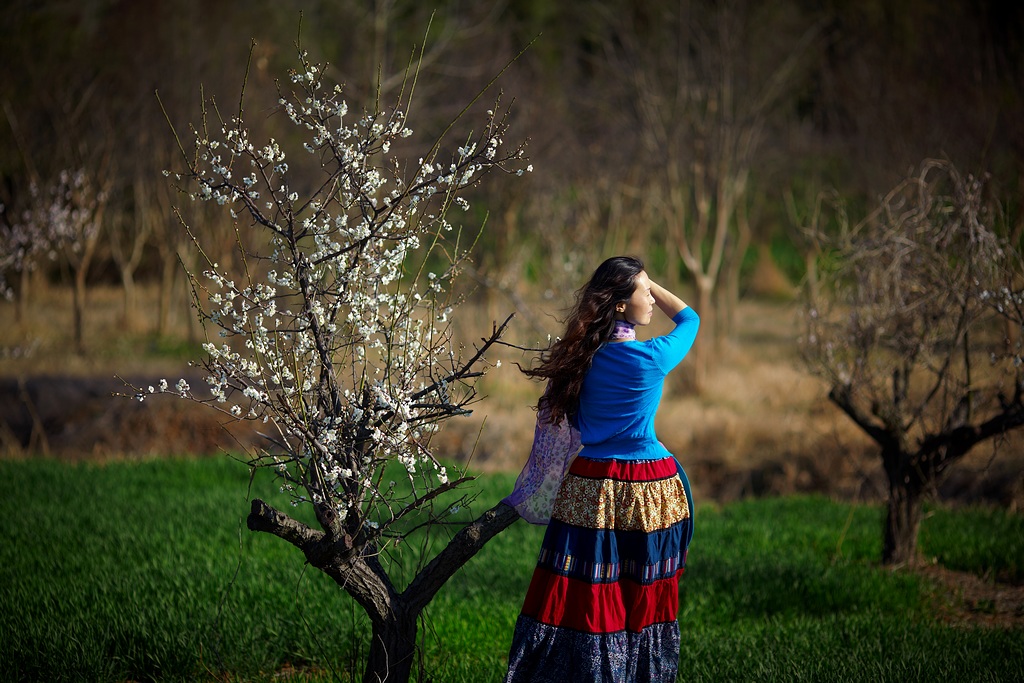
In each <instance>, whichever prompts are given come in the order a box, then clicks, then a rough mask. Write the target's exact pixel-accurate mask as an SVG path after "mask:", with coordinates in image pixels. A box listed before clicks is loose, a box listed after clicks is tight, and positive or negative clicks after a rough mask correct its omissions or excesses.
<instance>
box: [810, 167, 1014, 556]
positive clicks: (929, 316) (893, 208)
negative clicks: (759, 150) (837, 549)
mask: <svg viewBox="0 0 1024 683" xmlns="http://www.w3.org/2000/svg"><path fill="white" fill-rule="evenodd" d="M993 206H994V204H993V203H990V202H987V201H986V198H985V193H984V185H983V183H982V182H981V181H980V180H979V179H976V178H973V177H970V176H967V177H964V176H962V175H961V174H960V173H959V172H958V171H957V170H956V169H955V168H954V167H953V166H952V165H951V164H949V163H946V162H938V161H927V162H925V163H924V164H923V165H922V166H921V169H920V171H919V172H918V173H917V174H916V175H915V176H913V177H911V178H908V179H907V180H906V181H905V182H902V183H900V184H899V185H898V186H897V187H895V188H894V189H893V190H892V191H891V192H889V193H888V194H887V195H886V196H885V198H884V199H883V200H882V202H881V206H880V207H879V209H878V211H877V212H876V214H875V215H872V216H871V217H869V219H868V220H865V221H864V222H862V223H861V224H859V225H857V226H853V227H850V226H849V225H847V226H845V229H843V230H842V231H841V235H840V237H839V238H838V239H836V238H835V237H834V236H833V238H832V240H831V241H827V242H826V243H827V244H829V246H830V249H829V250H827V252H826V260H825V262H824V263H823V269H822V276H823V277H822V283H821V284H822V289H821V292H822V296H821V297H819V298H818V299H814V300H811V301H810V302H809V304H808V307H807V310H806V319H807V332H806V337H805V338H804V340H803V342H804V345H803V350H804V353H805V356H806V359H807V361H808V362H809V365H810V368H811V369H812V370H813V371H814V372H816V373H817V374H819V375H820V376H821V377H823V378H824V379H825V380H826V382H828V384H829V386H830V392H829V398H830V399H831V400H832V401H833V402H834V403H835V404H836V405H837V406H838V407H839V408H840V409H841V410H842V411H843V412H844V413H846V415H847V416H849V418H850V419H851V420H853V421H854V422H855V423H856V424H857V426H859V427H860V428H861V429H862V430H864V432H865V433H866V434H867V435H868V436H870V437H871V438H872V439H873V440H874V441H875V443H876V444H877V445H878V448H879V455H880V457H881V460H882V465H883V467H884V469H885V473H886V476H887V478H888V483H889V500H888V512H887V515H886V521H885V535H884V544H883V550H882V560H883V562H885V563H887V564H902V563H908V562H913V561H914V559H915V555H916V544H917V533H918V527H919V524H920V520H921V505H922V499H923V497H924V496H926V495H927V494H929V492H931V491H933V489H934V487H935V484H936V483H937V482H938V481H939V479H940V477H941V476H942V475H943V474H944V473H945V472H946V471H947V470H948V469H949V468H950V467H951V466H952V465H953V464H954V463H956V462H957V461H958V460H959V459H960V458H962V457H963V456H964V455H966V454H967V453H968V452H969V451H970V450H971V449H972V448H973V447H974V446H975V445H977V444H979V443H981V442H983V441H985V440H987V439H991V438H992V437H995V436H997V435H999V434H1003V433H1005V432H1007V431H1009V430H1011V429H1015V428H1017V427H1020V426H1021V425H1024V372H1022V369H1021V362H1020V361H1021V350H1020V348H1019V344H1018V343H1008V339H1007V336H1006V330H1007V323H1011V324H1012V325H1014V326H1017V327H1018V329H1019V325H1020V323H1021V320H1022V318H1021V316H1020V311H1021V307H1020V305H1019V303H1016V304H1015V303H1014V302H1019V300H1020V296H1019V294H1016V293H1014V291H1013V289H1012V285H1013V283H1014V282H1015V277H1014V276H1019V274H1020V272H1021V271H1020V263H1019V259H1018V256H1017V254H1016V253H1015V252H1014V251H1013V249H1012V248H1011V247H1010V246H1009V245H1008V244H1006V243H1005V242H1004V241H1003V240H1002V239H1001V238H1000V236H999V235H998V234H997V232H996V230H995V229H994V227H993V225H992V223H993V222H994V221H995V220H996V219H997V215H995V214H994V213H993ZM822 239H823V240H826V239H827V236H822ZM1017 338H1018V339H1019V335H1018V337H1017Z"/></svg>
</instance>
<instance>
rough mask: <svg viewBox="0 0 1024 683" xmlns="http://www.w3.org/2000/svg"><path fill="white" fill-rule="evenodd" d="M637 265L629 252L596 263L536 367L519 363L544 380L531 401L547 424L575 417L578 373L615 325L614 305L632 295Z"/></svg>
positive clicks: (580, 377)
mask: <svg viewBox="0 0 1024 683" xmlns="http://www.w3.org/2000/svg"><path fill="white" fill-rule="evenodd" d="M643 269H644V264H643V262H642V261H641V260H640V259H637V258H633V257H631V256H615V257H612V258H610V259H608V260H606V261H605V262H604V263H602V264H601V265H600V266H598V267H597V270H595V271H594V274H593V275H592V276H591V278H590V280H589V281H588V282H587V284H585V285H583V287H581V288H580V289H579V290H578V291H577V292H576V304H575V305H574V306H573V308H572V311H571V312H570V313H569V317H568V318H567V319H566V323H565V334H563V335H562V337H561V338H560V339H558V341H556V342H555V343H554V344H552V345H551V347H550V348H549V349H548V350H547V351H545V352H544V353H543V354H542V355H541V362H540V364H539V365H538V366H537V367H533V368H524V369H523V372H524V373H525V374H526V375H528V376H529V377H532V378H533V379H546V380H548V388H547V391H545V392H544V395H543V396H541V399H540V402H539V403H538V405H537V407H538V409H539V410H541V411H544V410H546V411H548V420H549V421H550V422H551V424H558V423H559V422H561V421H562V420H563V419H566V418H568V419H569V420H575V417H576V413H577V411H578V410H579V405H580V391H581V390H582V388H583V378H584V377H585V376H586V374H587V371H588V370H590V365H591V363H592V362H593V360H594V354H596V353H597V350H598V349H599V348H601V345H602V344H604V343H605V342H607V341H608V340H609V339H610V338H611V335H612V331H613V330H614V329H615V313H616V311H615V306H616V304H619V303H621V302H624V301H628V300H629V298H630V297H631V296H633V291H634V290H635V289H636V277H637V275H639V274H640V271H642V270H643Z"/></svg>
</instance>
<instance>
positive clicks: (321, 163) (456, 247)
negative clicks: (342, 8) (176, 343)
mask: <svg viewBox="0 0 1024 683" xmlns="http://www.w3.org/2000/svg"><path fill="white" fill-rule="evenodd" d="M300 61H301V69H300V70H298V71H297V72H295V73H293V74H292V78H291V82H292V90H291V91H288V90H282V92H281V93H280V100H279V103H280V107H281V111H282V112H283V114H284V116H285V117H286V118H287V120H288V121H290V122H291V123H292V124H294V126H295V128H296V129H297V131H299V132H300V133H301V134H302V135H303V136H305V139H306V141H305V142H304V143H302V146H301V147H299V146H298V144H297V143H295V149H291V148H288V146H287V145H286V144H285V143H284V142H278V141H277V140H275V139H274V138H271V139H270V140H269V141H266V142H256V141H255V140H254V139H253V137H252V135H251V131H250V129H249V128H248V127H247V125H246V123H245V120H244V119H245V112H244V111H243V110H242V107H241V102H240V104H239V111H238V113H237V115H235V116H234V117H231V118H230V119H229V120H223V119H222V118H221V116H220V114H219V111H218V110H217V107H216V104H215V103H213V102H207V103H206V108H205V110H204V114H203V118H202V122H201V124H200V125H199V126H197V127H196V129H195V130H194V134H195V140H194V145H192V150H191V151H190V152H188V153H186V154H185V160H186V162H187V168H186V169H185V171H184V172H182V173H181V174H179V175H178V176H177V177H178V179H179V181H181V182H182V183H185V184H186V186H187V187H186V189H187V192H188V193H189V196H190V197H191V198H192V199H193V200H194V201H197V202H202V203H205V204H206V205H207V206H218V205H220V206H222V210H223V211H224V212H226V213H230V215H231V216H232V218H233V220H234V221H235V230H236V233H237V234H238V236H239V237H238V239H237V244H238V245H239V250H238V255H237V256H238V263H239V264H240V265H239V267H238V268H233V267H232V266H231V264H230V263H227V264H225V263H223V262H220V261H217V260H215V259H214V258H213V256H212V255H211V252H210V251H209V250H208V249H207V245H206V241H205V235H204V232H203V231H202V230H200V229H195V228H193V227H192V226H189V225H185V232H186V234H187V235H188V237H189V239H190V240H191V241H192V242H193V244H194V246H195V249H196V253H197V254H198V255H199V256H198V260H199V262H200V263H201V264H202V266H201V268H202V272H191V271H190V272H188V279H189V281H190V283H191V286H192V288H193V292H194V300H195V303H196V306H197V308H198V311H199V314H200V317H201V318H202V320H203V321H204V327H205V328H206V330H207V334H208V341H207V342H206V343H205V344H204V345H203V348H204V349H205V351H206V353H207V358H206V360H205V361H203V363H202V365H203V367H205V369H206V371H207V373H208V377H207V382H208V384H209V393H206V394H204V393H201V392H198V391H197V390H194V389H193V388H191V387H189V385H188V383H187V382H185V381H184V380H182V381H180V382H178V384H177V385H176V386H172V385H170V384H168V383H167V382H166V381H164V382H161V384H160V386H159V389H158V388H156V387H149V388H148V389H139V390H138V391H139V397H140V398H144V397H145V395H146V394H147V393H159V392H162V391H166V392H170V393H177V394H179V395H181V396H182V397H184V398H186V399H190V400H193V401H199V402H202V403H206V404H209V405H210V406H212V407H214V408H215V409H217V410H220V411H222V412H223V413H224V414H225V415H226V416H230V417H232V418H235V419H240V420H253V421H258V422H260V423H262V424H263V425H264V427H263V433H264V435H265V437H266V439H267V440H268V446H267V447H266V448H265V449H263V450H260V451H258V452H255V453H252V454H251V460H250V465H251V467H252V468H253V469H254V470H258V469H269V470H270V471H272V472H273V473H274V474H275V475H276V476H278V477H280V479H281V481H282V489H283V490H285V491H287V492H289V493H290V494H291V495H292V497H293V502H294V504H296V505H309V506H311V507H312V509H313V512H314V513H315V517H316V520H317V526H318V527H319V528H314V527H312V526H308V525H307V524H304V523H303V522H301V521H299V520H298V519H295V518H292V517H290V516H288V515H287V514H285V513H284V512H282V511H280V510H276V509H274V508H273V507H271V506H270V505H269V504H267V503H266V502H264V501H261V500H254V501H253V502H252V510H251V512H250V515H249V518H248V525H249V528H250V529H252V530H254V531H263V532H267V533H271V534H274V535H276V536H279V537H280V538H282V539H284V540H286V541H288V542H289V543H292V544H293V545H294V546H295V547H296V548H298V549H299V550H301V551H302V553H303V555H304V557H305V559H306V560H307V561H308V562H309V563H310V564H311V565H313V566H315V567H317V568H318V569H320V570H321V571H323V572H325V573H326V574H328V575H329V576H330V577H331V578H333V579H334V580H335V581H336V582H337V583H338V585H339V586H341V587H342V588H343V589H344V590H345V591H347V592H348V594H349V595H351V596H352V597H353V598H354V599H355V600H356V602H357V603H358V604H359V605H360V606H361V607H362V608H363V609H364V610H365V612H366V614H367V615H368V617H369V620H370V622H371V624H372V643H371V644H370V650H369V661H368V662H367V667H366V671H365V674H364V678H363V680H364V681H367V682H371V681H372V682H379V681H384V680H388V681H405V680H408V678H409V676H410V673H411V668H412V664H413V659H414V657H413V655H414V651H415V646H416V631H417V621H418V618H419V616H420V614H421V612H422V610H423V609H424V608H425V607H426V605H427V604H428V603H429V602H430V601H431V599H432V598H433V596H434V595H435V593H436V592H437V591H438V590H439V589H440V588H441V586H442V585H443V584H444V583H445V581H446V580H447V579H448V578H449V577H450V576H451V575H452V574H453V573H454V572H455V571H456V570H457V569H458V568H459V567H461V566H462V565H463V564H464V563H465V562H467V561H468V560H469V559H470V558H471V557H472V556H473V555H474V554H475V553H476V552H477V551H478V550H479V549H480V547H482V545H483V544H484V543H486V542H487V541H488V540H489V539H490V538H491V537H492V536H493V535H494V534H496V533H498V532H499V531H501V530H502V529H504V528H505V527H506V526H508V525H509V524H510V523H511V522H513V521H514V520H515V519H517V518H518V515H517V514H516V512H515V511H514V510H513V509H512V508H510V507H509V506H507V505H504V504H499V505H497V506H495V507H494V508H492V509H491V510H489V511H487V512H485V513H483V514H482V515H481V516H480V517H478V518H477V519H476V520H475V521H472V522H470V523H469V524H468V525H465V526H464V527H463V528H462V529H461V530H460V531H459V532H458V533H456V534H455V535H454V537H453V538H452V539H451V541H450V542H449V543H448V545H447V546H446V547H444V549H442V550H441V551H440V552H439V553H437V554H436V555H435V556H433V557H423V558H421V559H420V562H421V564H420V565H419V568H418V569H419V571H418V573H417V574H416V575H415V576H414V577H413V578H412V580H411V581H410V582H409V584H408V585H407V586H405V587H404V588H403V587H401V586H399V585H396V583H395V581H394V580H393V579H392V577H391V575H389V573H388V566H392V567H394V566H395V565H394V561H395V558H396V557H398V556H400V555H402V554H407V553H416V552H417V546H418V545H419V544H417V543H410V542H407V541H408V538H409V537H410V536H411V535H412V534H415V533H420V534H423V533H425V534H428V535H429V534H431V533H432V530H433V533H435V534H436V533H437V530H438V529H440V528H445V527H446V525H452V524H460V525H461V524H464V522H460V521H459V520H460V518H459V517H457V516H456V513H457V509H458V508H464V507H465V505H466V503H467V502H468V501H469V500H470V499H471V496H468V495H467V494H465V493H463V492H462V488H461V487H463V486H464V485H465V484H466V483H467V482H468V481H470V480H471V479H472V477H470V476H468V475H466V473H465V472H457V473H449V471H448V469H447V468H446V467H445V466H444V465H442V464H441V462H439V460H438V459H437V457H436V456H435V454H434V452H433V451H432V449H431V435H432V434H433V433H434V432H435V430H436V429H437V428H438V426H439V425H440V424H441V423H443V422H444V421H446V420H448V419H450V418H452V417H454V416H458V415H462V414H466V413H468V407H469V406H470V405H471V404H472V403H473V402H474V401H475V400H476V395H475V389H474V382H475V380H476V378H478V377H480V376H481V375H482V374H483V373H484V372H485V371H486V369H487V367H488V366H489V362H488V360H487V356H486V354H487V352H488V350H489V349H490V348H491V346H492V345H493V344H494V343H495V342H496V341H497V340H498V339H499V338H500V336H501V335H502V333H503V331H504V329H505V324H501V325H497V324H496V325H494V326H493V328H492V329H490V330H489V331H488V332H487V334H486V335H485V336H484V337H483V339H482V340H481V343H480V344H479V346H477V347H476V348H475V349H473V350H471V351H465V350H463V349H461V348H458V347H457V346H456V345H455V343H454V341H453V338H452V334H451V330H450V327H449V325H450V320H451V316H452V315H453V313H454V309H455V307H456V305H457V303H458V302H457V301H456V300H454V299H453V298H452V284H453V283H454V281H455V280H456V278H457V277H458V275H459V272H460V266H461V264H462V263H463V262H464V260H465V259H466V258H467V255H468V249H469V248H470V247H471V246H472V243H473V241H474V240H473V239H472V238H466V236H465V234H463V232H462V231H461V230H460V229H459V228H458V227H457V225H456V224H455V223H454V221H456V220H457V216H459V215H469V214H464V213H463V212H464V210H467V209H468V208H469V205H468V202H466V201H465V199H464V198H463V197H462V193H463V192H464V191H465V190H466V189H467V188H469V187H470V186H472V185H475V184H476V183H478V182H479V180H480V179H481V177H482V176H483V175H484V174H485V173H487V172H488V171H491V170H496V169H497V170H502V171H505V172H509V173H516V174H521V173H522V170H521V169H520V166H521V165H522V164H523V163H524V162H523V161H522V159H523V158H524V156H523V152H522V149H521V148H514V149H509V148H507V147H506V146H505V145H504V143H503V142H502V138H503V137H504V136H505V135H506V134H507V125H506V115H507V110H502V109H500V108H499V107H498V106H497V105H495V107H494V109H493V110H491V111H489V112H488V115H487V118H486V120H484V121H483V122H482V125H480V127H479V128H477V129H476V131H475V132H474V133H468V134H466V135H463V136H462V137H461V138H460V140H461V142H460V143H459V145H458V147H457V149H455V150H453V151H451V152H450V153H449V154H448V155H446V154H443V153H442V151H441V150H442V144H441V143H442V140H438V141H437V142H436V143H434V144H433V145H430V146H428V147H425V148H421V149H418V150H417V149H416V148H415V146H414V141H413V140H412V139H410V136H411V134H412V131H411V130H410V129H409V128H408V127H407V125H406V124H407V122H406V117H405V113H404V111H406V110H407V107H408V103H409V100H410V99H411V95H412V93H411V87H412V84H411V81H410V82H407V84H406V88H404V89H402V90H401V93H400V96H399V98H398V100H397V102H396V105H395V106H394V107H393V108H390V109H386V110H384V109H378V110H372V111H364V112H361V113H360V112H354V111H349V109H348V105H347V103H346V102H345V100H344V99H343V98H342V94H341V93H342V89H341V87H340V86H337V85H332V84H330V83H329V82H328V79H327V78H326V77H325V75H324V69H323V67H322V66H321V65H317V64H314V63H311V62H310V61H308V60H307V58H306V56H305V53H302V56H301V60H300ZM503 112H504V113H503ZM453 125H454V124H453ZM280 139H281V140H288V139H292V140H294V139H295V137H294V136H293V135H292V134H291V131H285V133H284V135H283V136H282V137H280ZM182 147H183V151H184V145H182ZM286 149H287V151H286ZM413 152H415V153H413ZM405 153H410V154H412V157H411V159H410V158H403V157H404V154H405ZM243 235H248V239H243V237H242V236H243ZM243 245H252V246H249V247H245V246H243ZM507 322H508V321H507V320H506V321H505V323H507ZM211 333H216V334H211ZM439 525H440V526H439ZM430 545H431V543H424V544H423V547H428V546H430Z"/></svg>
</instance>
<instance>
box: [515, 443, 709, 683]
mask: <svg viewBox="0 0 1024 683" xmlns="http://www.w3.org/2000/svg"><path fill="white" fill-rule="evenodd" d="M691 510H692V505H691V496H690V487H689V482H688V481H687V479H686V474H685V473H684V472H683V470H682V468H681V467H680V466H679V464H678V463H677V462H676V460H675V458H671V457H669V458H664V459H662V460H648V461H630V460H615V459H601V460H592V459H589V458H586V457H582V456H580V457H577V458H576V460H575V461H574V462H573V463H572V465H571V467H570V468H569V472H568V474H567V475H566V477H565V479H564V480H563V482H562V485H561V488H560V489H559V492H558V497H557V499H556V501H555V507H554V512H553V514H552V517H551V522H550V523H549V524H548V529H547V532H546V533H545V535H544V541H543V543H542V545H541V551H540V558H539V559H538V561H537V567H536V569H535V570H534V574H533V579H532V581H531V582H530V588H529V590H528V591H527V594H526V600H525V602H524V604H523V610H522V613H521V614H520V616H519V619H518V621H517V622H516V628H515V633H514V635H513V639H512V649H511V652H510V654H509V670H508V675H507V676H506V679H505V680H506V683H519V682H522V683H526V682H527V681H529V682H531V683H543V682H545V681H551V682H553V683H572V682H574V681H579V682H580V683H583V682H587V683H591V682H595V681H601V682H605V683H612V682H614V683H627V682H628V683H632V682H634V681H635V682H637V683H640V682H644V683H646V682H648V681H652V682H660V681H666V682H667V681H674V680H675V678H676V669H677V668H678V663H679V624H678V622H677V621H676V618H677V615H678V611H679V578H680V576H681V574H682V572H683V568H684V566H685V562H686V549H687V547H688V546H689V543H690V538H691V537H692V535H693V523H692V522H693V520H692V516H691Z"/></svg>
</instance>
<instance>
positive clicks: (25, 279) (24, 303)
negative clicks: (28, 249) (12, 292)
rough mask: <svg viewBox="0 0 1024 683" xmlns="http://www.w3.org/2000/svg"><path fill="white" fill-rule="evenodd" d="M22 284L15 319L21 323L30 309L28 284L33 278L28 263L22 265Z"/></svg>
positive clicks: (15, 309)
mask: <svg viewBox="0 0 1024 683" xmlns="http://www.w3.org/2000/svg"><path fill="white" fill-rule="evenodd" d="M20 277H21V284H20V286H19V289H18V302H17V304H16V305H15V308H14V319H15V321H16V322H17V323H18V324H19V325H20V324H21V323H23V322H24V321H25V311H27V310H28V286H29V280H30V279H31V269H30V268H29V264H28V263H23V264H22V266H21V274H20Z"/></svg>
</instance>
